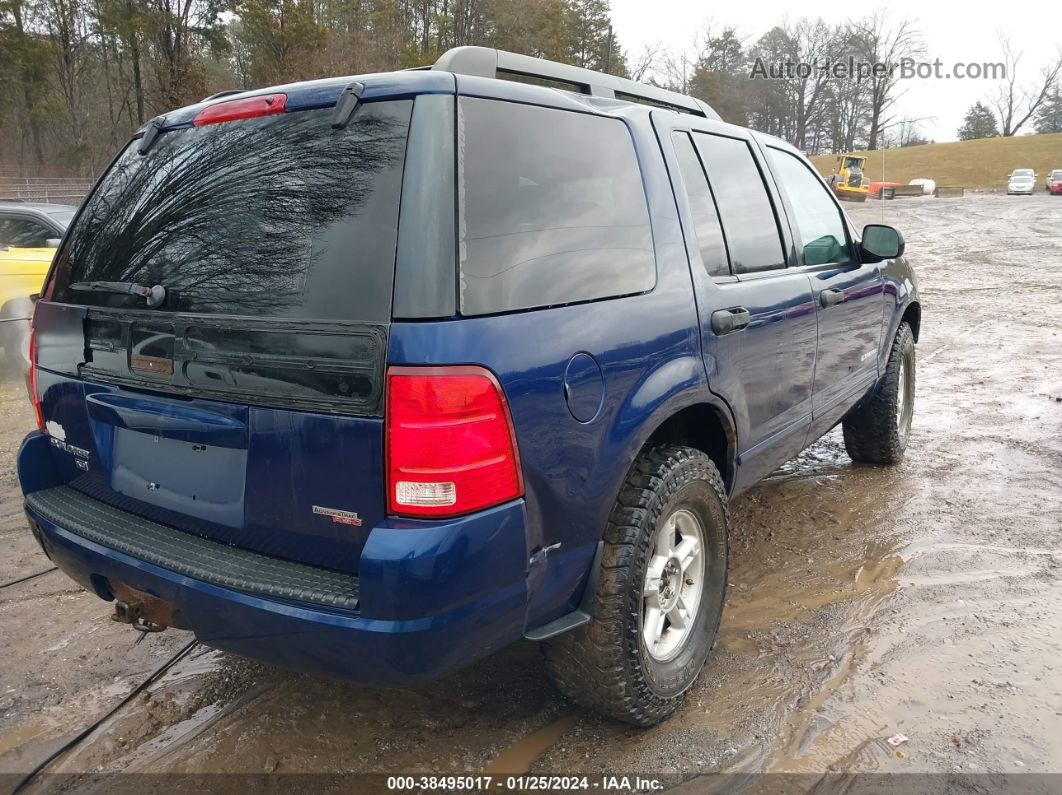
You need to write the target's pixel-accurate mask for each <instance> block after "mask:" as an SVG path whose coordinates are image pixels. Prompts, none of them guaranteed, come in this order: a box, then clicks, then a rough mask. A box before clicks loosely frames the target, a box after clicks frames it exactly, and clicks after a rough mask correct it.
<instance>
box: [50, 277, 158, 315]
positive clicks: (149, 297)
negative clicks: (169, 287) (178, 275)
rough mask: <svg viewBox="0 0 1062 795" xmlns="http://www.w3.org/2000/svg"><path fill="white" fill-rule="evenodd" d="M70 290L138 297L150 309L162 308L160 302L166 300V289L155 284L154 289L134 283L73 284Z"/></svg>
mask: <svg viewBox="0 0 1062 795" xmlns="http://www.w3.org/2000/svg"><path fill="white" fill-rule="evenodd" d="M70 289H71V290H78V291H80V292H86V293H119V294H121V295H127V294H128V295H138V296H140V297H141V298H143V299H144V300H145V301H146V302H147V305H148V306H149V307H151V308H152V309H155V308H156V307H160V306H162V302H163V301H165V300H166V288H165V287H163V286H162V285H161V284H156V285H155V286H154V287H146V286H144V285H143V284H137V283H136V282H74V283H73V284H71V285H70Z"/></svg>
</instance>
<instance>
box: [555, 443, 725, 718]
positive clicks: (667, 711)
mask: <svg viewBox="0 0 1062 795" xmlns="http://www.w3.org/2000/svg"><path fill="white" fill-rule="evenodd" d="M729 528H730V515H729V511H728V507H727V500H726V491H725V489H724V487H723V480H722V478H721V477H720V475H719V471H718V470H717V469H716V467H715V464H713V463H712V461H711V459H710V458H708V456H707V455H705V454H704V453H702V452H701V451H699V450H694V449H692V448H689V447H678V446H668V447H658V448H655V449H652V450H647V451H645V452H643V453H642V454H641V455H640V456H639V457H638V459H637V461H636V462H635V464H634V467H633V468H632V470H631V473H630V474H629V475H628V477H627V481H626V483H625V484H624V486H623V489H622V490H621V492H620V495H619V499H618V500H617V501H616V505H615V507H614V508H613V510H612V514H611V516H610V518H609V523H608V527H607V528H606V531H605V539H604V550H603V553H602V559H601V570H600V572H599V580H598V585H597V591H596V594H595V597H594V603H593V604H594V610H593V618H592V619H591V621H590V623H588V624H586V625H584V626H582V627H579V628H577V629H575V630H572V631H571V632H568V633H565V634H564V635H560V636H558V637H556V638H553V639H550V640H548V641H546V642H545V643H544V644H543V651H544V653H545V656H546V667H547V669H548V670H549V673H550V676H551V677H552V679H553V681H554V683H555V684H556V685H557V688H558V689H559V690H560V691H561V692H562V693H564V695H566V696H567V697H568V698H570V699H572V700H573V701H577V702H579V703H580V704H583V705H584V706H587V707H590V708H591V709H595V710H597V711H598V712H601V713H603V714H605V715H609V716H611V717H613V718H618V719H619V720H623V721H626V722H628V723H633V724H636V725H639V726H652V725H654V724H656V723H659V722H660V721H662V720H664V719H665V718H667V717H668V716H669V715H671V713H672V712H674V711H675V709H677V708H678V705H679V704H680V703H681V702H682V699H683V698H684V697H685V695H686V692H687V691H688V690H689V688H690V687H691V686H692V685H693V683H694V681H696V679H697V676H698V675H699V674H700V672H701V669H702V668H703V667H704V663H705V661H706V659H707V657H708V652H709V651H710V650H711V648H712V645H713V643H714V642H715V636H716V632H717V631H718V629H719V621H720V617H721V615H722V611H723V602H724V600H725V598H726V572H727V557H728V550H729V547H728V536H729Z"/></svg>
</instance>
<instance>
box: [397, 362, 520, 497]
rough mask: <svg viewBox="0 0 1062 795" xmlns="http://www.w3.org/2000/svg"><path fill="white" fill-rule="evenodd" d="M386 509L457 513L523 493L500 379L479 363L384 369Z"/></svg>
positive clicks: (514, 440)
mask: <svg viewBox="0 0 1062 795" xmlns="http://www.w3.org/2000/svg"><path fill="white" fill-rule="evenodd" d="M386 425H387V427H386V431H385V433H386V440H387V441H386V444H387V508H388V512H389V513H391V514H396V515H399V516H409V517H419V518H433V517H452V516H461V515H464V514H468V513H472V512H474V511H481V510H483V509H484V508H490V507H491V506H493V505H499V504H501V503H503V502H508V501H509V500H513V499H516V498H517V497H520V496H522V495H523V493H524V482H523V476H522V475H521V472H520V458H519V454H518V452H517V447H516V434H515V433H514V431H513V423H512V417H511V415H510V414H509V406H508V404H507V403H506V401H505V394H504V392H503V391H502V388H501V384H499V383H498V380H497V379H496V378H495V377H494V375H493V374H492V373H491V372H490V371H489V370H485V369H483V368H482V367H471V366H461V367H391V368H390V369H388V371H387V414H386Z"/></svg>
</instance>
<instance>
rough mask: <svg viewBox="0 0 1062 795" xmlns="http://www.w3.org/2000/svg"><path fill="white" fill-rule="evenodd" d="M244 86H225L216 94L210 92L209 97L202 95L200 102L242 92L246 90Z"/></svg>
mask: <svg viewBox="0 0 1062 795" xmlns="http://www.w3.org/2000/svg"><path fill="white" fill-rule="evenodd" d="M246 90H247V89H246V88H227V89H225V90H224V91H219V92H218V93H216V94H211V95H210V96H209V97H203V98H202V99H201V100H199V101H200V102H210V100H212V99H221V98H222V97H231V96H232V95H233V94H242V93H243V92H244V91H246Z"/></svg>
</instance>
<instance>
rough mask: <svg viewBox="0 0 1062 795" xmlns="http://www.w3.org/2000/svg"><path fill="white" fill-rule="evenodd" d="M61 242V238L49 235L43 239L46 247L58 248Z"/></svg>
mask: <svg viewBox="0 0 1062 795" xmlns="http://www.w3.org/2000/svg"><path fill="white" fill-rule="evenodd" d="M62 242H63V241H62V238H58V237H50V238H48V239H47V240H45V241H44V245H45V247H47V248H59V244H60V243H62Z"/></svg>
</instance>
